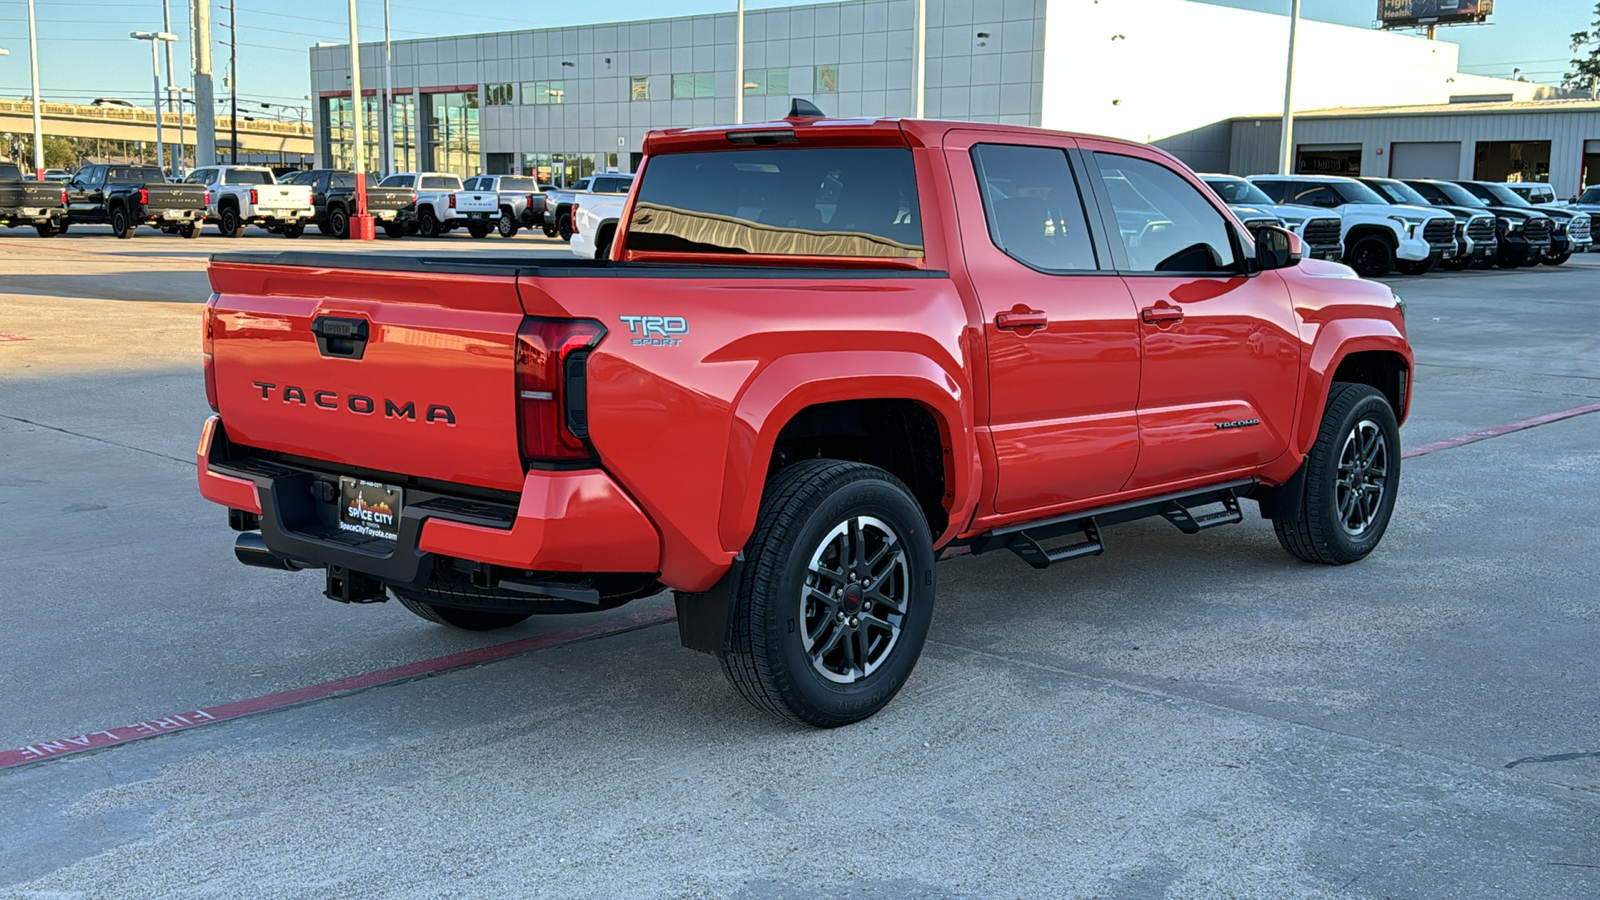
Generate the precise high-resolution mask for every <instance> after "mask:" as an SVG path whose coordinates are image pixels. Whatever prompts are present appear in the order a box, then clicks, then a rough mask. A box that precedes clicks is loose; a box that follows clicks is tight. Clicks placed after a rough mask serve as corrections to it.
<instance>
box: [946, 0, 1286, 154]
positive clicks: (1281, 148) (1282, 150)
mask: <svg viewBox="0 0 1600 900" xmlns="http://www.w3.org/2000/svg"><path fill="white" fill-rule="evenodd" d="M919 2H920V0H919ZM1299 29H1300V0H1292V2H1291V5H1290V7H1289V68H1288V72H1287V73H1286V74H1285V75H1284V77H1283V142H1282V144H1281V145H1280V146H1279V147H1278V174H1279V175H1292V174H1294V52H1295V40H1296V38H1297V37H1298V35H1297V32H1298V31H1299Z"/></svg>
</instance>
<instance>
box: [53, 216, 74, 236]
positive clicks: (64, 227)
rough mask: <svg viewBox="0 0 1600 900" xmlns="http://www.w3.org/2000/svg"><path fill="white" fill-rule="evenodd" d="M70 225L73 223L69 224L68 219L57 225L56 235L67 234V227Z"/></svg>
mask: <svg viewBox="0 0 1600 900" xmlns="http://www.w3.org/2000/svg"><path fill="white" fill-rule="evenodd" d="M70 224H72V223H70V222H68V221H67V220H66V219H62V220H61V221H60V222H58V223H57V224H56V234H66V233H67V226H68V225H70Z"/></svg>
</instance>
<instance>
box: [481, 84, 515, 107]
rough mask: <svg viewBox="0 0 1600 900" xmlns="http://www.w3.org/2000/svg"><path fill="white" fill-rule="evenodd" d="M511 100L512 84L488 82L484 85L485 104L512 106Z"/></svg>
mask: <svg viewBox="0 0 1600 900" xmlns="http://www.w3.org/2000/svg"><path fill="white" fill-rule="evenodd" d="M511 100H512V95H511V85H509V84H486V85H484V86H483V105H484V106H510V105H511Z"/></svg>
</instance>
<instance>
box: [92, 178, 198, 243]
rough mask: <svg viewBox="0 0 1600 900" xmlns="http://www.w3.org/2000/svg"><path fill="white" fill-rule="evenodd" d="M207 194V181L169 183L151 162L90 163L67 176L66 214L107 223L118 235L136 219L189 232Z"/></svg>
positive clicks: (129, 233)
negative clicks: (140, 164) (142, 163)
mask: <svg viewBox="0 0 1600 900" xmlns="http://www.w3.org/2000/svg"><path fill="white" fill-rule="evenodd" d="M207 200H208V198H207V196H206V188H205V185H200V184H169V183H168V182H167V180H166V177H165V176H163V175H162V173H161V170H160V169H158V168H156V167H155V166H132V165H119V164H116V163H110V164H108V163H90V164H89V165H86V166H84V167H83V168H81V169H79V170H78V171H77V172H76V173H74V174H73V176H72V180H71V181H69V182H67V220H68V221H69V222H90V223H103V224H106V225H110V226H111V233H112V234H114V235H116V236H117V237H119V238H131V237H133V232H134V229H136V228H138V227H139V226H140V225H149V226H151V227H154V228H159V229H161V230H162V231H165V232H167V233H169V234H181V235H183V236H184V237H186V238H193V237H199V236H200V225H201V223H202V222H204V221H205V216H206V203H207Z"/></svg>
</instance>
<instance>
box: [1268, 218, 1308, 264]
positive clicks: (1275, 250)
mask: <svg viewBox="0 0 1600 900" xmlns="http://www.w3.org/2000/svg"><path fill="white" fill-rule="evenodd" d="M1304 254H1305V245H1304V244H1303V243H1302V242H1301V240H1300V235H1298V234H1295V233H1294V232H1292V231H1290V230H1288V229H1287V228H1278V227H1277V226H1273V225H1269V226H1267V227H1265V228H1262V229H1260V230H1258V231H1257V232H1256V265H1257V266H1260V267H1261V270H1262V271H1266V270H1268V269H1287V268H1288V267H1290V266H1294V265H1299V264H1300V258H1301V256H1303V255H1304Z"/></svg>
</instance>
